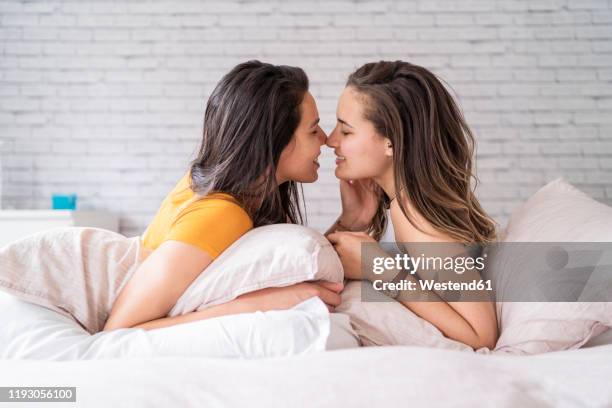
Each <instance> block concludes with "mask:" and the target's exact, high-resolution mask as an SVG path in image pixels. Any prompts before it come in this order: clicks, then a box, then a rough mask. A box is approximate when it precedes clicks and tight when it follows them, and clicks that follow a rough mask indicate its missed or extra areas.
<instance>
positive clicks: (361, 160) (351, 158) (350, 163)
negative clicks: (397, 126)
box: [337, 137, 388, 178]
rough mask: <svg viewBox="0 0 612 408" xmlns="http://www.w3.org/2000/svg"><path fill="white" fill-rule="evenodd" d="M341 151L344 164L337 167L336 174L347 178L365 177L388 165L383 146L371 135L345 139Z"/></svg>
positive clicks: (372, 175) (377, 172)
mask: <svg viewBox="0 0 612 408" xmlns="http://www.w3.org/2000/svg"><path fill="white" fill-rule="evenodd" d="M341 152H342V154H344V155H345V156H346V158H347V161H346V163H345V164H344V165H341V166H340V167H338V172H337V175H339V176H346V177H348V178H367V177H375V176H377V175H379V174H381V173H382V172H383V171H384V170H385V169H386V166H387V165H388V159H387V157H386V156H385V154H384V153H385V152H384V148H383V147H382V145H381V144H380V142H379V141H377V140H374V139H373V138H371V137H364V138H357V137H355V138H353V139H352V140H345V141H344V143H343V144H342V146H341Z"/></svg>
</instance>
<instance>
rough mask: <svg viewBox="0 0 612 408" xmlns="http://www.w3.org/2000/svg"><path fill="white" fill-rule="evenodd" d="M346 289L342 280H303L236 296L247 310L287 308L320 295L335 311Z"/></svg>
mask: <svg viewBox="0 0 612 408" xmlns="http://www.w3.org/2000/svg"><path fill="white" fill-rule="evenodd" d="M342 289H344V284H343V283H342V282H338V283H335V282H326V281H315V282H302V283H297V284H295V285H291V286H285V287H282V288H266V289H261V290H258V291H255V292H250V293H245V294H244V295H241V296H239V297H238V298H236V300H237V301H238V302H240V304H241V305H240V307H241V308H242V309H244V310H247V311H255V310H260V311H264V312H265V311H268V310H286V309H291V308H292V307H294V306H296V305H298V304H300V303H302V302H303V301H305V300H307V299H310V298H312V297H315V296H316V297H319V298H320V299H321V300H322V301H323V302H324V303H325V304H326V305H327V308H328V309H329V311H330V312H333V311H334V307H336V306H338V305H339V304H340V302H341V301H342V299H341V297H340V295H339V293H340V292H341V291H342Z"/></svg>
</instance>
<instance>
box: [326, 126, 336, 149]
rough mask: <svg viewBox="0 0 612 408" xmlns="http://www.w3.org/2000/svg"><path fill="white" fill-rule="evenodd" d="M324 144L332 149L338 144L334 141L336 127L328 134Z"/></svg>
mask: <svg viewBox="0 0 612 408" xmlns="http://www.w3.org/2000/svg"><path fill="white" fill-rule="evenodd" d="M325 144H326V145H327V146H328V147H331V148H332V149H333V148H335V147H337V146H338V144H337V142H336V129H334V130H332V132H331V133H330V134H329V136H328V137H327V142H326V143H325Z"/></svg>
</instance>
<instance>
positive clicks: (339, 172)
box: [334, 168, 352, 180]
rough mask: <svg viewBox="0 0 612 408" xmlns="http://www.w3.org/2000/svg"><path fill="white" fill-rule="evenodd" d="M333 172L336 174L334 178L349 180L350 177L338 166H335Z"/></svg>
mask: <svg viewBox="0 0 612 408" xmlns="http://www.w3.org/2000/svg"><path fill="white" fill-rule="evenodd" d="M334 174H335V175H336V178H337V179H340V180H351V179H352V178H351V177H349V176H348V175H347V174H346V172H345V171H342V170H340V169H338V168H336V171H335V172H334Z"/></svg>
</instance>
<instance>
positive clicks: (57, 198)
mask: <svg viewBox="0 0 612 408" xmlns="http://www.w3.org/2000/svg"><path fill="white" fill-rule="evenodd" d="M51 201H52V203H53V209H54V210H76V202H77V195H76V194H67V195H62V194H53V195H52V196H51Z"/></svg>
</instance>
